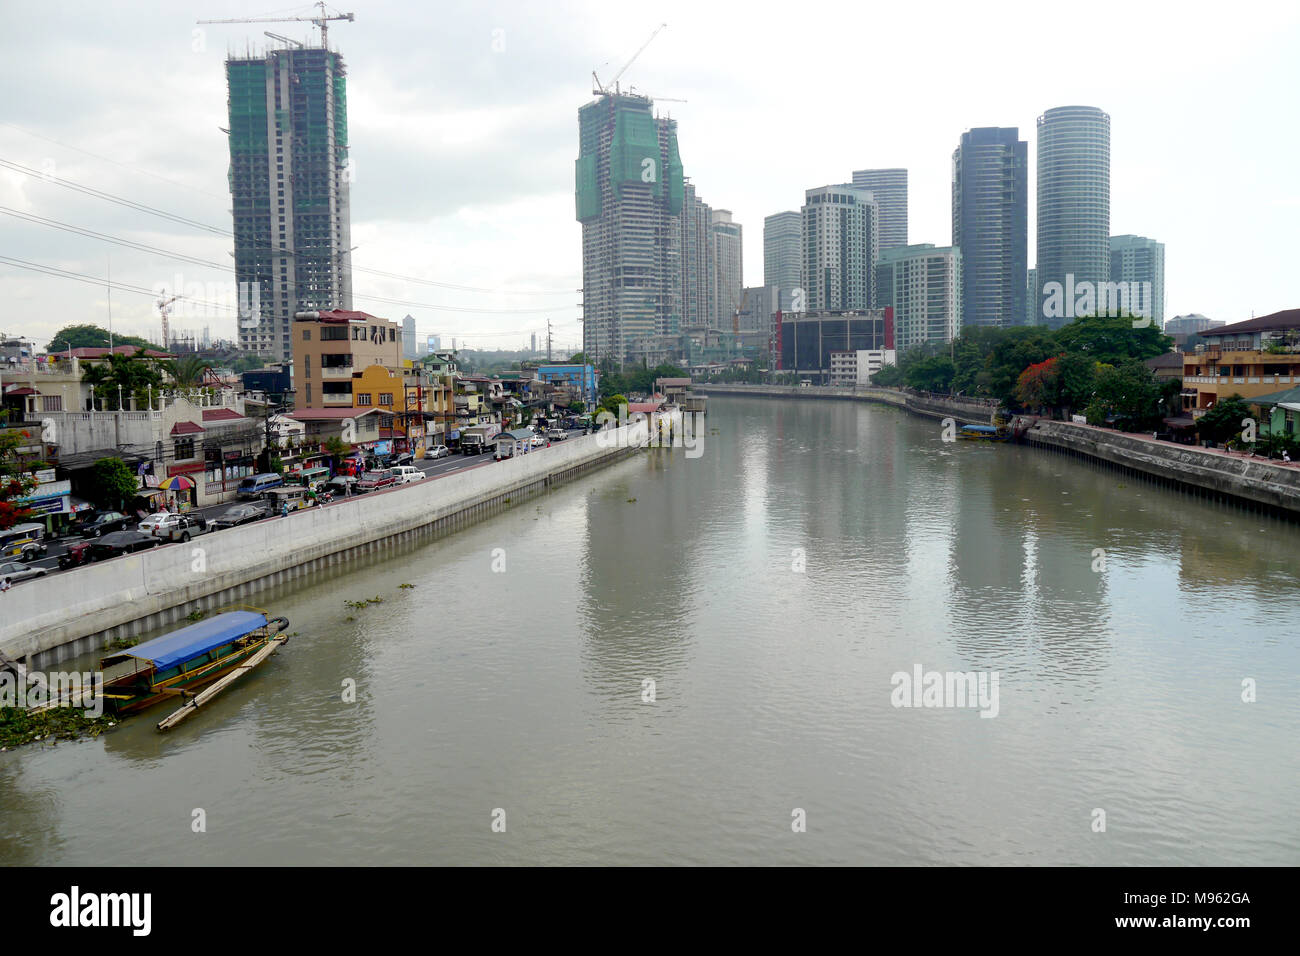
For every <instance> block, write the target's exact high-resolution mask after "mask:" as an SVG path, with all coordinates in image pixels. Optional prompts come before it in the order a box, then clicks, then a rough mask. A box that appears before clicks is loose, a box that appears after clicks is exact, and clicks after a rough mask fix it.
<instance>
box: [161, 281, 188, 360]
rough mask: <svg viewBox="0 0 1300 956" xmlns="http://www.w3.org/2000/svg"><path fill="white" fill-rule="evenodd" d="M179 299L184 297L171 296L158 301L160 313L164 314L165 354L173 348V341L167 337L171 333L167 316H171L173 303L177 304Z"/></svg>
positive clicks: (164, 292) (164, 291) (163, 337)
mask: <svg viewBox="0 0 1300 956" xmlns="http://www.w3.org/2000/svg"><path fill="white" fill-rule="evenodd" d="M166 294H167V290H166V289H164V290H163V295H166ZM179 298H182V296H180V295H174V296H171V297H170V298H167V299H159V300H158V311H159V312H160V313H162V332H163V334H162V339H163V351H164V352H165V351H167V349H169V348H170V347H171V341H170V340H169V339H168V337H167V336H168V331H169V330H168V327H167V316H168V315H169V314H170V312H171V307H172V303H173V302H175V301H176V300H177V299H179Z"/></svg>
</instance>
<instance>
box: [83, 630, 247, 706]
mask: <svg viewBox="0 0 1300 956" xmlns="http://www.w3.org/2000/svg"><path fill="white" fill-rule="evenodd" d="M267 640H269V638H268V639H267ZM266 643H267V641H266V640H259V641H254V642H252V643H250V644H249V645H248V647H247V648H245V649H242V650H240V651H238V652H236V653H234V654H231V655H229V656H228V657H224V658H222V659H221V660H220V661H218V662H215V666H214V667H212V668H211V669H207V670H204V671H202V672H199V673H194V674H193V675H189V674H186V675H182V676H181V677H179V678H172V679H171V680H166V681H163V682H161V683H158V684H150V685H149V689H148V690H145V691H139V690H138V689H137V688H138V686H139V685H135V684H133V685H131V686H129V687H121V688H115V687H113V686H112V685H107V686H105V687H104V694H105V701H104V704H105V709H106V710H107V711H109V712H110V713H113V714H118V715H123V716H124V715H126V714H134V713H137V712H138V711H141V710H146V709H147V708H149V707H152V706H154V705H155V704H160V703H162V702H163V701H165V700H183V699H184V697H185V696H186V695H188V694H191V693H197V692H198V691H199V690H201V689H202V688H203V687H205V686H206V685H208V684H210V683H212V682H213V681H215V680H220V679H221V678H222V677H225V676H226V675H227V674H229V673H230V672H231V671H233V670H234V669H235V668H236V667H238V666H239V665H240V664H242V663H244V661H246V660H247V659H248V658H250V657H252V656H253V655H254V654H256V653H257V652H258V651H259V650H261V649H262V647H264V646H265V645H266ZM133 690H134V691H136V693H134V694H133V695H132V696H130V697H126V699H115V698H116V696H117V695H125V694H128V693H130V692H131V691H133ZM179 691H185V692H186V694H181V693H179Z"/></svg>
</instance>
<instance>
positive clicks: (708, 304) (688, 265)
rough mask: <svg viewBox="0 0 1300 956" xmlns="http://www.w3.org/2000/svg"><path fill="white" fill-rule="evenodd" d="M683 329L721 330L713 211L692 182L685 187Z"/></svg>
mask: <svg viewBox="0 0 1300 956" xmlns="http://www.w3.org/2000/svg"><path fill="white" fill-rule="evenodd" d="M680 218H681V267H682V279H681V288H682V306H681V329H707V328H716V327H717V312H718V309H717V293H718V289H717V279H716V277H715V275H714V273H715V266H716V256H715V255H714V241H713V232H712V229H711V223H712V221H713V210H712V209H710V208H709V204H708V203H706V202H704V201H703V200H702V199H700V198H699V197H698V196H697V195H696V194H695V185H694V184H693V183H692V182H691V181H690V180H689V179H688V180H686V183H685V185H684V187H683V199H682V214H681V217H680Z"/></svg>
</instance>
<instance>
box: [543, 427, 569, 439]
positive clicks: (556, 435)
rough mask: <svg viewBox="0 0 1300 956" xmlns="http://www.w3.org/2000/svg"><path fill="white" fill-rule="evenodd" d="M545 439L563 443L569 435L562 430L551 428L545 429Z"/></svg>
mask: <svg viewBox="0 0 1300 956" xmlns="http://www.w3.org/2000/svg"><path fill="white" fill-rule="evenodd" d="M546 437H547V439H549V440H550V441H564V440H565V439H566V438H568V437H569V433H568V431H566V430H565V429H563V428H551V429H547V432H546Z"/></svg>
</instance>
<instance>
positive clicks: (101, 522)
mask: <svg viewBox="0 0 1300 956" xmlns="http://www.w3.org/2000/svg"><path fill="white" fill-rule="evenodd" d="M130 520H131V519H130V518H128V517H127V516H126V515H124V514H122V512H120V511H105V512H103V513H101V514H99V515H98V516H96V517H95V519H94V520H93V521H91V522H89V523H88V524H85V525H83V526H82V528H81V536H82V537H83V538H98V537H99V536H100V535H102V534H108V533H109V532H110V531H125V530H126V526H127V523H128V522H129V521H130Z"/></svg>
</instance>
